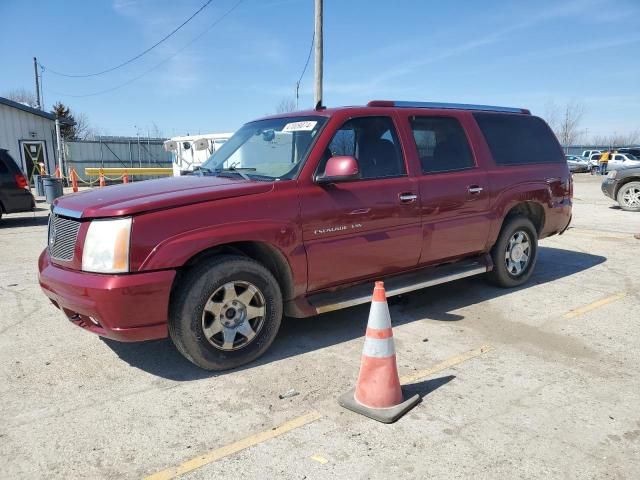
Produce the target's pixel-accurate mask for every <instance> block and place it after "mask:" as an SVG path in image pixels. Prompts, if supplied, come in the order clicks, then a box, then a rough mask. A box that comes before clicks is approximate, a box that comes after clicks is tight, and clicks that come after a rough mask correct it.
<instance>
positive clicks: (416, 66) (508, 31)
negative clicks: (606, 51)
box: [326, 0, 638, 94]
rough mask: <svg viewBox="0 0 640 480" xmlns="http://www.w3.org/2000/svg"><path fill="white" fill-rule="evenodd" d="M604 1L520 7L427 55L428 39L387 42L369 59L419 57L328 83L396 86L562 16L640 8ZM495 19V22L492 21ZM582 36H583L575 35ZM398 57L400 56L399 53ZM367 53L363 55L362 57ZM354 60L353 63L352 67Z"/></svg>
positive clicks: (372, 88) (346, 87) (350, 87)
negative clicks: (489, 27)
mask: <svg viewBox="0 0 640 480" xmlns="http://www.w3.org/2000/svg"><path fill="white" fill-rule="evenodd" d="M605 3H610V2H605V0H573V1H569V2H565V3H559V4H557V5H553V6H550V7H548V8H544V9H542V10H540V9H539V7H538V6H536V8H538V10H537V11H535V12H529V11H520V12H518V13H516V14H512V15H515V16H516V17H517V18H518V19H516V20H513V19H512V20H511V21H506V20H505V19H503V20H502V23H503V24H504V25H505V26H503V27H501V28H497V29H493V30H491V31H490V33H488V34H481V35H478V36H476V37H475V38H472V39H469V40H466V41H463V42H461V43H458V44H454V45H450V44H447V45H446V46H443V47H442V48H437V49H435V48H434V49H433V53H431V54H430V55H429V54H427V55H425V54H424V52H417V48H416V47H417V46H422V45H424V43H425V39H424V38H423V39H415V38H414V39H411V40H407V41H404V42H402V43H398V44H394V45H386V46H384V47H382V48H381V49H378V50H376V51H374V52H369V53H368V54H367V55H366V58H367V59H368V60H371V59H373V58H384V57H389V54H390V53H394V52H398V51H401V52H404V55H403V56H405V57H414V58H417V59H416V60H413V61H409V62H402V63H397V64H389V65H386V66H385V68H384V69H383V70H384V71H383V72H382V73H379V74H376V75H373V76H370V77H368V78H367V79H366V80H364V81H356V82H349V81H347V82H343V81H334V82H331V81H330V82H329V83H328V85H327V88H326V89H327V91H329V92H333V93H361V94H370V93H374V92H378V91H380V90H385V91H387V90H388V89H389V88H390V87H391V88H393V83H395V82H393V80H395V79H398V78H401V77H405V76H408V75H411V74H413V73H415V72H417V71H418V70H420V69H422V68H423V67H425V66H428V65H431V64H434V63H438V62H442V61H444V60H448V59H450V58H455V57H459V56H462V55H464V54H467V53H470V52H474V51H477V50H481V49H483V48H484V47H488V46H491V45H496V44H500V43H506V42H508V41H509V40H510V39H511V38H513V37H514V36H516V34H519V33H520V32H522V31H523V30H527V29H532V28H535V27H537V26H539V25H541V24H544V23H548V22H554V21H558V20H563V19H571V20H574V21H575V19H576V18H577V17H584V18H588V19H590V20H592V21H594V22H598V23H601V22H608V21H612V20H613V19H618V18H619V15H620V12H625V14H626V15H629V14H631V13H632V12H635V13H636V14H637V13H638V9H637V8H635V7H630V6H623V7H621V8H620V9H619V10H616V9H613V8H612V7H611V5H608V7H609V8H607V9H604V8H602V7H603V5H605ZM610 10H616V13H609V14H607V15H603V16H602V15H600V12H601V11H610ZM492 23H493V22H492ZM478 26H479V27H483V28H482V31H483V32H484V31H485V30H486V27H485V26H483V24H482V22H478ZM576 40H580V39H576ZM636 41H637V40H636V38H635V37H632V38H627V39H620V40H611V41H610V42H607V41H604V42H603V41H601V42H591V43H588V44H585V45H576V46H567V47H559V48H556V49H554V51H553V55H557V56H560V55H568V54H571V53H578V52H580V51H585V52H587V51H591V50H595V49H601V48H607V46H608V45H610V46H617V45H627V44H631V43H635V42H636ZM563 52H566V53H563ZM396 58H397V56H396ZM362 59H364V57H360V59H355V61H356V62H357V61H358V60H362ZM353 66H354V64H353V63H352V64H351V67H352V68H353Z"/></svg>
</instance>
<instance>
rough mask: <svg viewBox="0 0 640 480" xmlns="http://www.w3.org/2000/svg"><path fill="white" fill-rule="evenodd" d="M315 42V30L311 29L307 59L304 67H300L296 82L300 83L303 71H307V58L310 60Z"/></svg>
mask: <svg viewBox="0 0 640 480" xmlns="http://www.w3.org/2000/svg"><path fill="white" fill-rule="evenodd" d="M315 42H316V31H315V30H314V31H313V35H312V36H311V46H310V47H309V55H307V61H306V62H305V64H304V68H303V69H302V73H301V74H300V78H299V79H298V81H297V84H298V85H300V82H301V81H302V77H304V74H305V72H306V71H307V67H308V66H309V60H311V53H312V52H313V45H314V44H315Z"/></svg>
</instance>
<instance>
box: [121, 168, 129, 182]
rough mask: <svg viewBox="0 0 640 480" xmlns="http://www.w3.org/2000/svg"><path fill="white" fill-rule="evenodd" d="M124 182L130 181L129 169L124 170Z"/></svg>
mask: <svg viewBox="0 0 640 480" xmlns="http://www.w3.org/2000/svg"><path fill="white" fill-rule="evenodd" d="M122 183H129V174H128V173H127V171H126V170H125V171H124V175H122Z"/></svg>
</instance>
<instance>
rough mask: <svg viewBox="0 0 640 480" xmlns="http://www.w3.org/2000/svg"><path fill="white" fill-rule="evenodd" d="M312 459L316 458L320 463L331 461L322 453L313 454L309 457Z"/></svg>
mask: <svg viewBox="0 0 640 480" xmlns="http://www.w3.org/2000/svg"><path fill="white" fill-rule="evenodd" d="M309 458H310V459H311V460H315V461H316V462H318V463H321V464H322V465H324V464H325V463H329V460H327V459H326V458H324V457H323V456H322V455H317V454H316V455H311V456H310V457H309Z"/></svg>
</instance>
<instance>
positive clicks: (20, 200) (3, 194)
mask: <svg viewBox="0 0 640 480" xmlns="http://www.w3.org/2000/svg"><path fill="white" fill-rule="evenodd" d="M35 206H36V201H35V199H34V198H33V195H31V192H30V191H29V185H28V183H27V179H26V178H25V176H24V174H23V173H22V171H20V169H19V168H18V165H16V162H14V161H13V158H11V155H9V153H8V152H7V151H6V150H4V149H1V148H0V218H2V214H4V213H16V212H30V211H31V210H33V209H34V208H35Z"/></svg>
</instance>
